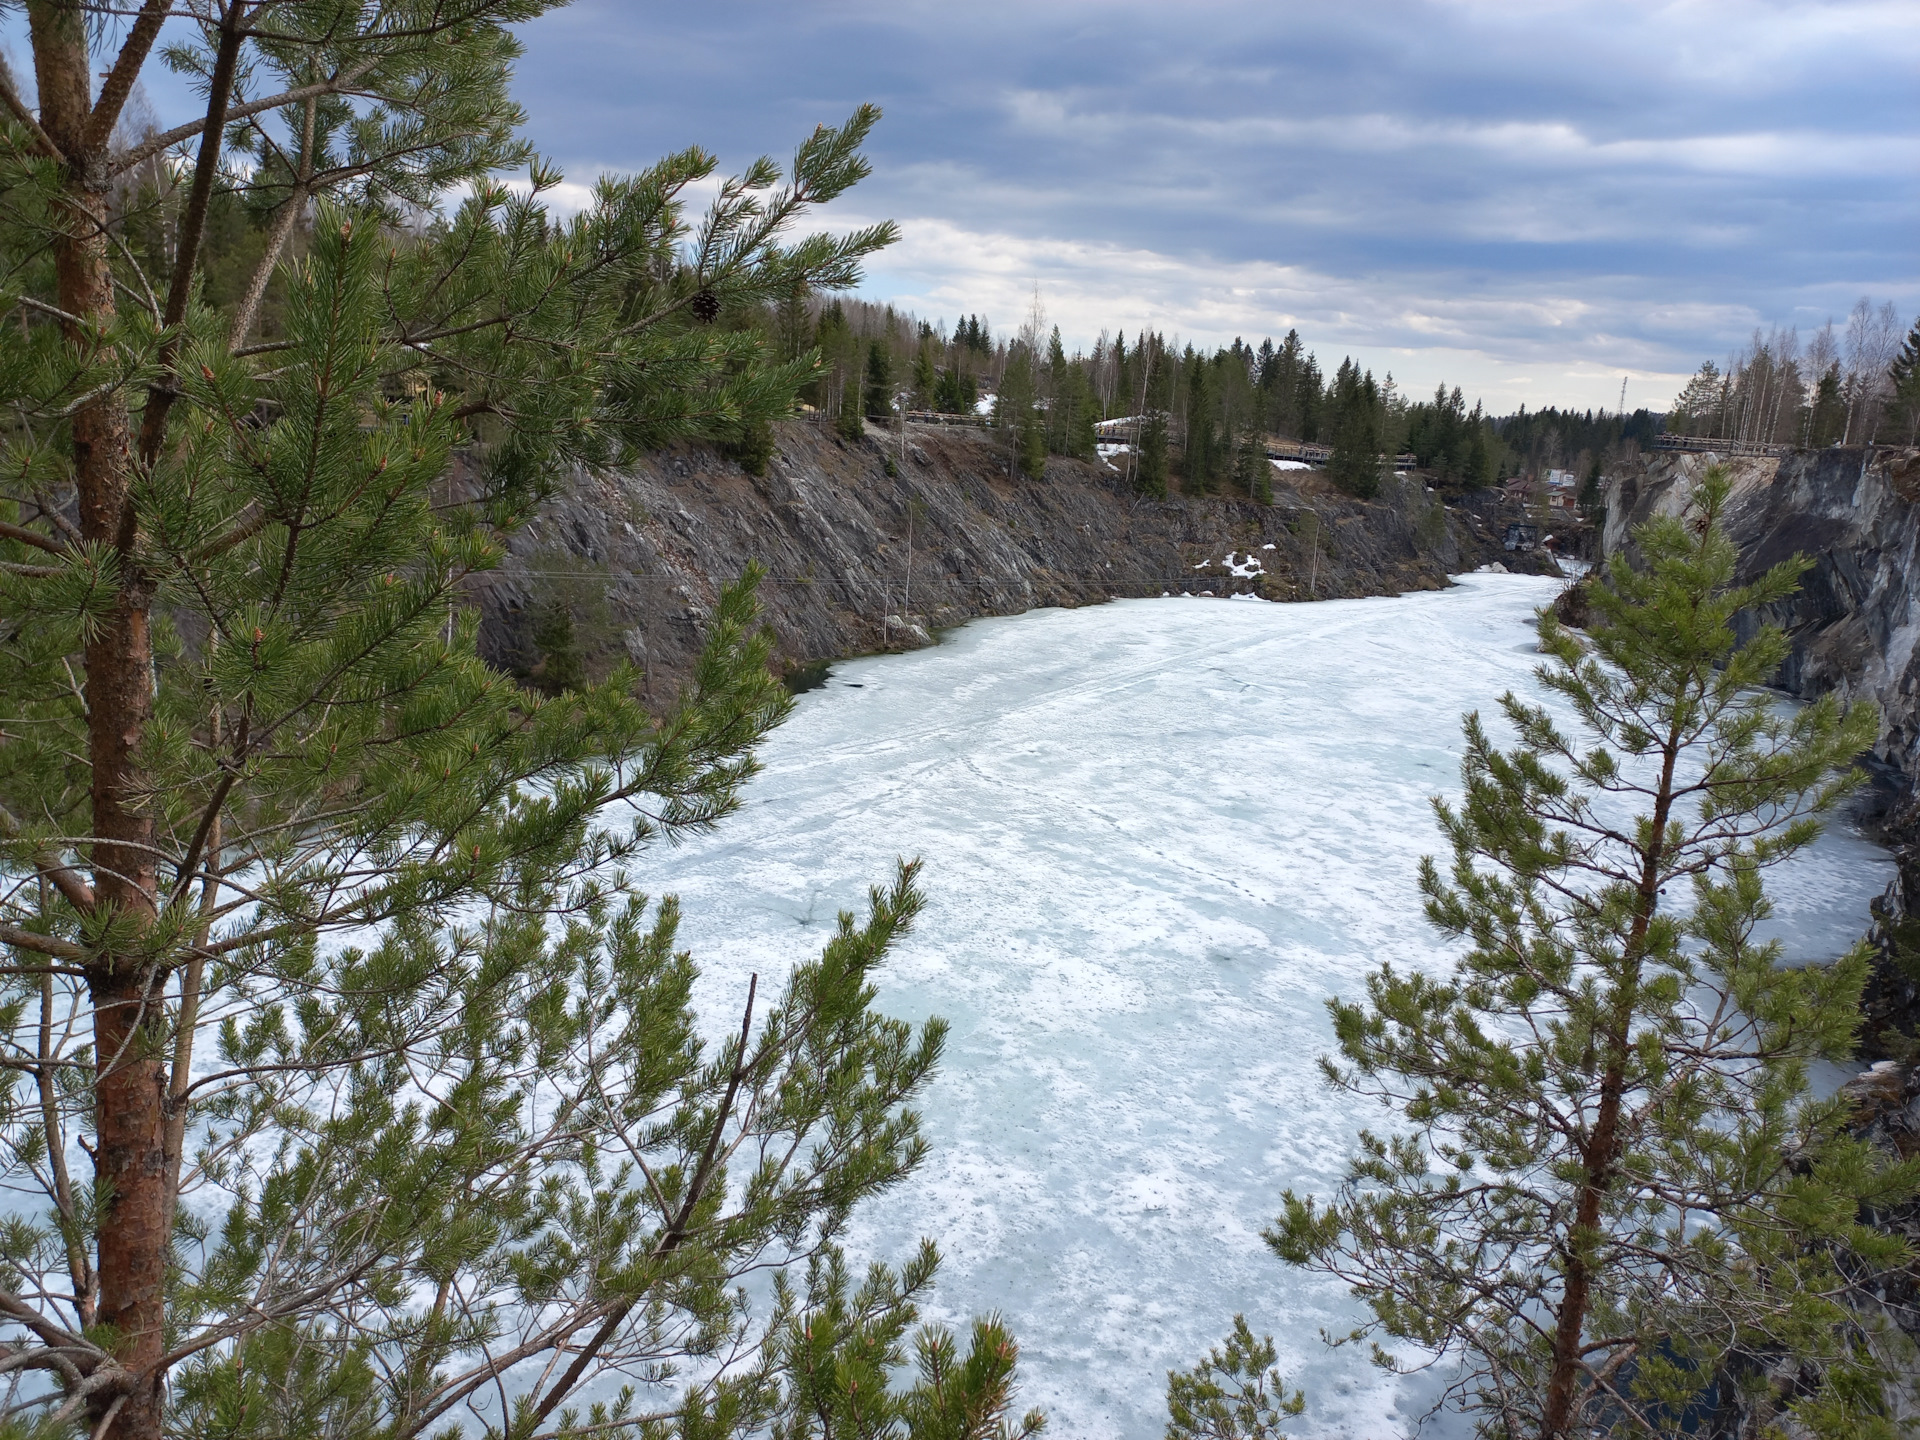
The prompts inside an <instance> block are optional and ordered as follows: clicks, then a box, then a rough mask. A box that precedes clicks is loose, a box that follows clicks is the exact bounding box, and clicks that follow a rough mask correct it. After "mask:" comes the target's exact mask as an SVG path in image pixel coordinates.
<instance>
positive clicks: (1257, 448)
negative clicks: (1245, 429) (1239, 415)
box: [1233, 433, 1273, 505]
mask: <svg viewBox="0 0 1920 1440" xmlns="http://www.w3.org/2000/svg"><path fill="white" fill-rule="evenodd" d="M1233 483H1234V488H1235V489H1236V490H1238V491H1239V492H1240V493H1241V494H1242V495H1245V496H1246V497H1247V498H1248V499H1249V500H1253V501H1256V502H1257V503H1259V504H1261V505H1271V504H1272V503H1273V466H1272V465H1271V464H1269V463H1268V461H1267V442H1266V441H1265V440H1264V439H1262V438H1261V437H1260V435H1258V434H1257V433H1249V434H1248V435H1247V436H1246V437H1245V438H1244V439H1242V440H1241V442H1240V449H1239V453H1238V454H1237V455H1236V456H1235V458H1234V470H1233Z"/></svg>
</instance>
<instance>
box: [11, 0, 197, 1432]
mask: <svg viewBox="0 0 1920 1440" xmlns="http://www.w3.org/2000/svg"><path fill="white" fill-rule="evenodd" d="M164 11H165V7H164V6H156V5H153V4H149V5H147V6H146V7H144V10H143V13H142V15H141V16H140V18H139V21H138V22H136V25H135V27H134V30H133V32H132V33H131V34H130V36H129V39H128V45H127V47H126V49H125V50H123V53H122V56H121V63H119V64H117V65H116V66H115V67H114V70H113V71H112V72H110V74H109V83H108V85H107V86H106V88H105V91H104V93H103V95H102V101H101V104H100V106H98V107H96V106H94V105H93V104H92V103H91V101H92V89H91V85H92V67H91V63H90V56H89V53H88V44H87V34H86V24H85V19H84V16H83V14H82V12H81V9H80V6H79V5H78V4H77V3H75V0H34V3H32V4H30V5H29V7H28V23H29V27H30V30H31V34H32V41H33V56H34V71H35V79H36V82H37V85H38V89H39V100H40V124H41V126H42V128H43V130H44V131H45V133H46V134H47V136H48V137H49V138H50V139H51V140H52V141H53V143H54V144H55V145H57V146H58V147H59V150H60V152H61V155H62V157H63V158H64V160H65V164H66V173H65V176H64V183H63V196H62V208H63V213H62V214H61V216H60V220H59V231H58V234H57V235H56V238H55V241H54V247H53V248H54V271H55V277H56V284H57V287H58V293H59V305H60V308H61V309H62V310H63V311H64V312H66V314H67V315H69V316H71V317H74V318H73V319H71V320H68V321H65V322H63V323H64V325H65V328H66V333H67V339H68V341H69V342H70V343H72V344H74V345H75V346H82V345H88V344H91V343H94V342H93V339H92V336H93V335H95V334H97V331H98V329H99V328H101V327H104V326H106V325H109V324H111V322H112V320H113V318H114V309H115V307H114V293H113V275H112V269H111V255H110V252H109V248H108V234H107V226H108V223H109V220H110V214H109V204H108V176H107V170H108V167H107V164H106V159H107V139H108V135H109V133H110V131H111V128H112V119H113V117H114V116H115V115H117V113H118V110H119V105H120V102H121V101H122V100H124V98H125V92H126V90H127V88H128V86H129V85H130V83H131V82H130V79H129V78H128V75H130V73H131V72H132V71H134V70H137V69H138V62H139V58H140V57H139V56H135V55H134V54H133V53H132V51H133V49H134V48H135V47H136V46H137V47H138V48H139V49H140V50H141V51H142V52H144V50H145V49H146V48H147V47H149V46H151V44H152V43H153V39H154V34H155V32H156V31H157V29H158V24H159V20H160V18H161V17H162V15H163V14H164ZM224 53H225V52H224V48H223V54H224ZM225 58H227V60H228V66H227V69H228V74H229V76H230V75H231V68H232V67H231V55H230V54H226V55H225ZM123 72H126V73H123ZM115 81H119V82H122V83H118V84H116V83H113V82H115ZM211 104H212V107H213V113H212V115H211V116H210V117H209V118H210V120H211V121H212V124H211V125H210V128H211V129H212V130H213V131H214V132H215V135H214V138H215V143H216V144H217V141H218V133H217V132H218V120H217V117H218V115H219V114H220V113H221V112H222V110H223V109H224V89H223V87H220V86H219V85H218V84H216V87H215V94H214V98H213V99H212V102H211ZM109 111H111V113H109ZM201 164H202V172H203V173H202V174H200V175H196V177H195V181H196V184H195V191H196V196H197V197H199V198H200V199H201V201H202V203H201V205H200V207H199V214H198V215H197V216H195V217H194V218H195V219H200V218H203V217H204V213H205V204H204V194H203V193H202V192H204V191H205V189H206V188H207V187H208V186H209V185H210V183H211V179H212V176H211V174H210V173H208V171H209V169H210V167H209V166H208V164H207V155H206V152H205V150H204V149H203V152H202V156H201ZM189 228H192V227H191V226H190V227H189ZM197 238H198V237H197V234H191V235H189V236H187V237H185V243H183V245H182V247H181V261H180V264H181V267H182V268H183V269H186V270H189V271H190V270H191V267H192V263H193V260H192V256H193V253H194V249H195V248H196V247H195V245H194V241H195V240H197ZM188 278H190V277H187V276H178V275H177V276H176V277H175V279H176V287H175V288H176V290H177V291H181V293H182V295H183V297H184V290H183V288H182V287H183V283H184V282H185V281H186V280H187V279H188ZM182 308H184V307H182ZM169 318H170V319H175V320H177V319H178V318H179V317H178V316H177V315H175V316H170V317H169ZM152 410H153V407H152V406H151V405H149V414H148V416H147V419H148V421H149V422H150V423H149V428H150V429H154V430H155V431H156V433H155V435H154V437H153V438H154V440H155V441H156V442H157V440H158V433H157V432H158V426H157V425H155V424H154V423H153V422H156V421H157V422H159V423H160V424H164V407H162V409H161V413H160V414H159V415H158V416H156V415H154V414H153V413H152ZM71 433H72V444H73V476H74V483H75V488H76V491H77V495H78V502H79V517H80V533H81V535H82V537H83V538H85V539H86V540H87V541H90V542H95V543H99V544H102V545H105V546H108V547H111V548H112V549H113V550H114V551H115V552H116V553H117V555H118V557H119V560H120V589H119V592H118V594H117V595H116V596H115V598H114V603H113V608H112V610H111V612H110V613H109V614H108V615H107V616H106V617H105V618H104V619H103V620H102V621H101V623H100V624H99V626H98V627H97V628H96V629H95V631H94V632H93V634H92V636H91V637H90V638H89V639H88V640H87V642H86V647H85V667H86V697H85V698H86V707H87V730H88V747H87V748H88V760H89V762H90V768H91V771H92V775H91V786H90V797H89V798H90V801H91V812H92V814H91V823H90V827H89V834H90V837H91V838H90V843H89V844H88V846H87V847H86V853H85V854H84V855H83V856H82V859H83V860H84V862H85V863H86V864H87V865H88V867H89V868H90V869H91V870H92V872H93V877H94V884H93V890H92V895H91V901H92V904H93V906H94V908H95V910H96V912H97V916H99V917H105V916H112V917H114V919H115V921H116V924H115V928H114V934H113V939H112V941H111V942H110V943H109V944H107V945H105V946H103V947H102V948H101V949H100V950H99V951H97V952H95V953H94V954H92V955H90V956H88V958H87V961H86V967H87V989H88V994H89V998H90V1000H91V1003H92V1005H93V1011H94V1014H93V1029H94V1066H95V1074H94V1116H93V1121H94V1132H95V1139H96V1146H95V1156H94V1173H95V1176H96V1179H97V1180H98V1181H99V1182H100V1183H101V1185H102V1186H103V1187H104V1189H105V1191H106V1200H105V1205H104V1208H103V1211H102V1213H101V1214H100V1215H99V1216H98V1218H97V1221H96V1236H97V1240H96V1243H97V1247H98V1250H97V1264H96V1267H95V1275H96V1277H97V1283H98V1287H99V1290H98V1295H99V1299H98V1309H97V1311H96V1314H97V1318H98V1323H99V1324H101V1325H102V1326H104V1327H108V1328H109V1329H110V1331H111V1333H112V1336H113V1341H112V1343H113V1347H114V1352H115V1356H116V1358H117V1359H118V1360H119V1362H120V1364H121V1366H122V1367H123V1368H124V1369H125V1370H126V1371H127V1372H128V1373H129V1374H130V1375H131V1376H132V1377H133V1379H132V1382H131V1384H130V1385H129V1386H128V1387H127V1388H126V1389H125V1390H124V1391H121V1392H118V1393H116V1392H115V1391H113V1390H103V1391H101V1392H99V1393H98V1394H97V1395H95V1396H94V1397H93V1398H92V1401H91V1410H92V1414H91V1421H90V1424H91V1428H92V1429H93V1432H94V1434H95V1435H96V1436H101V1437H111V1440H158V1437H159V1436H160V1434H161V1427H162V1421H163V1409H162V1406H163V1392H164V1381H165V1375H164V1371H163V1369H162V1366H161V1361H162V1359H163V1358H164V1356H165V1353H166V1351H165V1346H166V1328H165V1322H166V1288H165V1278H166V1259H167V1238H168V1230H169V1220H170V1216H171V1214H172V1205H171V1204H170V1199H171V1197H170V1194H169V1189H170V1174H169V1170H170V1167H169V1166H168V1165H167V1163H166V1162H167V1146H166V1141H167V1131H168V1127H167V1103H166V1101H167V1093H166V1092H167V1071H166V1067H165V1063H164V1060H165V1055H166V1049H167V1044H166V1042H167V1015H166V1007H165V1005H164V1003H163V1002H164V998H165V988H166V985H167V981H168V974H169V970H168V965H169V960H170V958H171V957H167V956H163V955H158V954H154V953H151V951H150V948H149V947H148V946H147V945H146V944H145V943H143V937H144V936H145V935H146V934H147V933H148V932H149V930H150V928H151V923H152V920H153V917H154V915H155V913H156V904H157V898H158V893H159V883H158V881H159V876H158V867H157V864H156V857H155V852H154V844H153V842H154V825H153V819H152V815H151V811H150V808H149V806H148V804H147V802H146V798H145V790H146V777H145V775H144V773H143V771H142V768H141V764H140V754H139V751H140V745H141V742H142V740H143V739H144V737H145V734H146V729H147V725H148V722H149V721H150V720H151V718H152V713H153V684H154V677H153V643H152V641H153V637H152V630H151V614H150V609H151V603H152V586H151V584H150V582H149V581H148V579H147V577H146V576H144V575H143V574H142V573H141V572H140V569H139V566H138V564H137V563H136V562H137V555H136V539H137V535H138V517H137V516H136V514H135V512H134V506H133V503H132V480H133V475H134V469H135V458H134V456H133V454H132V441H133V430H132V423H131V416H130V413H129V406H128V402H127V399H126V396H125V395H124V393H122V392H118V391H116V392H114V393H112V394H109V395H107V396H104V397H102V398H100V399H98V400H95V401H94V402H93V403H91V404H89V405H86V406H84V407H82V408H81V409H80V410H79V411H77V412H76V413H75V414H74V416H73V417H72V432H71ZM157 450H158V445H157V443H155V445H154V446H153V450H152V451H151V452H150V453H149V454H148V456H147V457H146V458H147V460H148V461H149V462H150V461H151V459H152V455H153V454H154V453H157ZM69 893H70V894H71V891H69Z"/></svg>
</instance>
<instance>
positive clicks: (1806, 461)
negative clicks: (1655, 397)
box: [1604, 446, 1920, 1055]
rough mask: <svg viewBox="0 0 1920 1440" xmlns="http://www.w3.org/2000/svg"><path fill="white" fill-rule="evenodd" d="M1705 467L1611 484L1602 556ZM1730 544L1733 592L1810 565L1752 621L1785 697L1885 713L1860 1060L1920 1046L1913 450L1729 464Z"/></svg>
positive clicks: (1669, 458)
mask: <svg viewBox="0 0 1920 1440" xmlns="http://www.w3.org/2000/svg"><path fill="white" fill-rule="evenodd" d="M1715 459H1716V457H1714V456H1712V455H1683V454H1673V453H1656V454H1654V455H1652V456H1649V457H1647V459H1646V460H1645V462H1644V463H1643V464H1642V465H1641V466H1640V467H1639V468H1638V469H1635V470H1630V471H1627V472H1625V473H1623V474H1621V475H1619V476H1617V477H1615V480H1614V482H1613V485H1612V488H1611V490H1610V492H1609V496H1608V507H1607V525H1606V532H1605V537H1604V545H1605V549H1606V552H1607V553H1608V554H1613V553H1617V552H1620V551H1622V550H1628V551H1630V550H1631V531H1632V529H1633V527H1635V526H1637V525H1638V524H1640V523H1641V522H1642V521H1644V520H1646V519H1647V518H1648V517H1649V516H1652V515H1655V514H1666V515H1677V514H1680V513H1681V512H1682V511H1683V510H1684V509H1685V507H1686V504H1687V501H1688V498H1689V496H1690V495H1691V493H1692V489H1693V486H1694V484H1695V483H1697V481H1698V480H1699V478H1700V476H1701V475H1702V474H1703V473H1704V472H1705V470H1706V468H1707V466H1708V465H1709V464H1712V463H1714V462H1715ZM1729 469H1730V470H1731V472H1732V476H1733V482H1734V488H1733V494H1732V497H1731V501H1732V503H1731V507H1730V511H1729V514H1728V520H1727V528H1728V532H1729V534H1730V535H1731V536H1732V537H1733V539H1734V540H1735V541H1736V542H1737V543H1738V544H1739V546H1740V555H1741V567H1740V568H1741V578H1743V579H1747V578H1751V577H1753V576H1755V575H1757V574H1759V573H1760V572H1761V571H1763V570H1764V569H1766V568H1767V567H1768V566H1771V565H1774V564H1777V563H1778V562H1779V561H1781V560H1785V559H1787V558H1789V557H1791V556H1793V555H1795V554H1800V555H1804V556H1805V557H1807V559H1809V560H1810V561H1812V565H1811V567H1810V568H1809V569H1808V571H1807V573H1806V575H1805V576H1804V577H1803V578H1802V580H1801V585H1800V590H1799V592H1798V593H1797V594H1795V595H1794V596H1792V597H1791V598H1790V599H1788V600H1786V601H1784V602H1782V603H1780V604H1778V605H1775V606H1771V607H1768V612H1767V613H1766V614H1764V615H1757V616H1752V617H1749V619H1748V623H1749V624H1758V623H1760V622H1761V621H1762V620H1766V621H1771V622H1773V623H1775V624H1778V625H1780V626H1781V627H1782V628H1783V629H1784V630H1785V631H1786V633H1787V635H1788V637H1789V639H1790V640H1791V641H1792V647H1793V648H1792V652H1791V654H1790V655H1789V656H1788V659H1787V662H1786V664H1785V665H1784V666H1783V667H1782V670H1781V674H1780V683H1781V685H1782V686H1783V687H1784V688H1785V689H1787V690H1788V691H1790V692H1791V693H1793V694H1795V695H1798V696H1801V697H1804V698H1809V699H1810V698H1813V697H1814V696H1818V695H1822V694H1826V693H1828V692H1837V693H1838V694H1840V695H1841V696H1842V697H1844V698H1847V699H1863V700H1871V701H1872V702H1873V703H1874V704H1876V705H1877V706H1878V707H1879V709H1880V738H1879V741H1878V743H1877V744H1876V745H1875V746H1874V750H1873V753H1872V755H1871V756H1870V757H1868V760H1869V766H1870V769H1871V770H1872V772H1873V776H1874V785H1873V788H1872V790H1871V791H1870V792H1869V793H1868V794H1867V795H1866V796H1865V797H1864V800H1863V804H1862V811H1861V813H1862V818H1863V819H1864V820H1866V821H1867V822H1868V823H1869V824H1870V825H1873V826H1875V827H1877V828H1878V829H1879V831H1880V833H1881V834H1882V835H1883V836H1884V837H1885V838H1886V840H1887V842H1888V843H1889V844H1891V845H1892V846H1893V847H1894V851H1895V854H1896V856H1897V857H1898V859H1899V861H1900V873H1899V879H1898V880H1896V882H1895V883H1894V885H1893V887H1892V888H1891V889H1890V890H1889V891H1888V893H1887V894H1886V895H1885V896H1884V897H1883V898H1882V899H1881V900H1880V901H1879V902H1877V903H1876V906H1875V911H1876V917H1877V919H1876V924H1875V928H1874V935H1873V940H1874V943H1875V945H1876V947H1877V948H1878V950H1879V963H1878V964H1877V965H1876V967H1875V972H1874V977H1873V980H1872V982H1871V984H1870V986H1869V990H1868V993H1867V996H1866V1000H1865V1003H1866V1008H1867V1027H1866V1034H1865V1036H1864V1045H1865V1049H1866V1052H1867V1053H1868V1054H1869V1055H1878V1054H1883V1053H1888V1051H1889V1050H1890V1048H1898V1045H1899V1042H1898V1039H1897V1037H1898V1036H1899V1035H1900V1034H1903V1033H1904V1034H1907V1035H1913V1034H1915V1033H1916V1032H1920V654H1917V653H1916V642H1917V641H1920V450H1912V449H1890V448H1886V447H1879V448H1861V447H1853V448H1841V447H1837V446H1836V447H1832V448H1828V449H1823V450H1798V451H1793V452H1790V453H1789V454H1787V455H1786V456H1784V457H1782V458H1780V459H1777V460H1773V459H1768V460H1755V459H1741V460H1735V461H1731V462H1729Z"/></svg>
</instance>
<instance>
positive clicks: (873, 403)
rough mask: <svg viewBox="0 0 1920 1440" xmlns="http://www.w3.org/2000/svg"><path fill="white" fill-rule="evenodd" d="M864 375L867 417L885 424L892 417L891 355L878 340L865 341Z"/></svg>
mask: <svg viewBox="0 0 1920 1440" xmlns="http://www.w3.org/2000/svg"><path fill="white" fill-rule="evenodd" d="M866 375H867V384H866V411H867V418H868V419H869V420H873V421H876V422H877V423H879V424H881V425H885V424H886V423H887V422H888V421H890V420H891V419H892V418H893V357H892V356H891V354H889V353H888V350H887V347H886V346H885V345H883V344H882V343H881V342H880V341H878V340H870V341H868V342H867V371H866Z"/></svg>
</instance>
